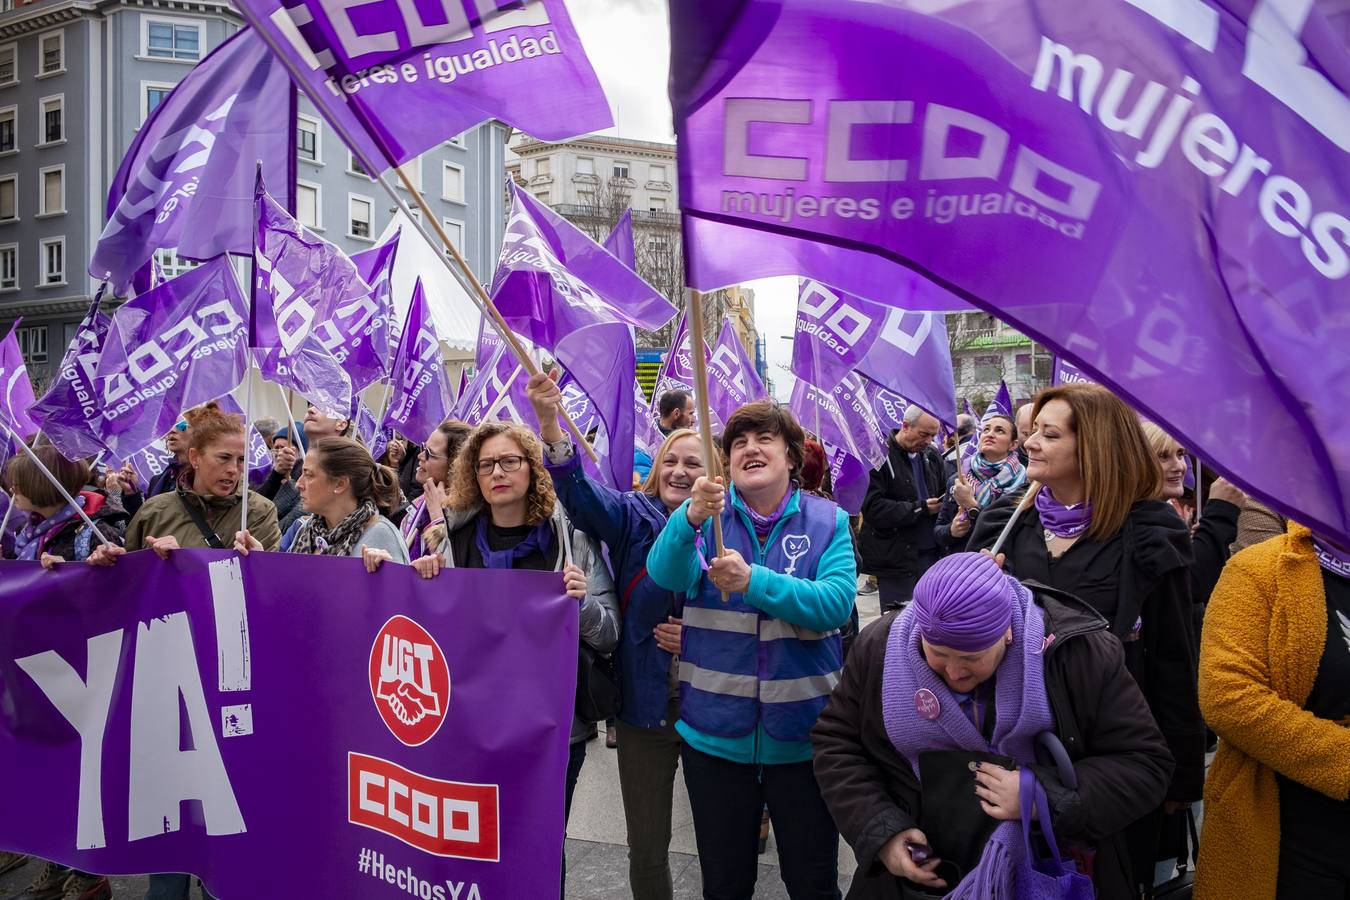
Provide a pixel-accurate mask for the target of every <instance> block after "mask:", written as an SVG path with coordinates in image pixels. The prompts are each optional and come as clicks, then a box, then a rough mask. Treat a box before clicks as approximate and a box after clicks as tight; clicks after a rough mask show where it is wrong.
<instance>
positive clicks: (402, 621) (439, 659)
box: [370, 616, 450, 747]
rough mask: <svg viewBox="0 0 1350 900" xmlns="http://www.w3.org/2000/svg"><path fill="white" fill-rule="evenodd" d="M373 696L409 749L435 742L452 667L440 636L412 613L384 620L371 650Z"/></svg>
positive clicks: (446, 700)
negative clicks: (434, 635)
mask: <svg viewBox="0 0 1350 900" xmlns="http://www.w3.org/2000/svg"><path fill="white" fill-rule="evenodd" d="M370 695H371V697H372V698H373V699H374V700H375V708H376V709H377V710H379V713H380V718H381V719H383V720H384V724H385V725H387V726H388V727H389V730H390V731H391V732H392V733H393V735H394V737H396V738H398V739H399V740H400V741H402V742H403V743H404V744H407V745H408V746H409V747H417V746H420V745H421V744H425V743H426V742H427V741H429V740H431V738H432V736H434V735H435V734H436V732H437V731H439V730H440V727H441V723H442V722H444V721H445V710H446V707H447V705H448V704H449V702H450V669H449V667H448V666H446V664H445V654H444V653H442V652H441V648H440V645H439V644H437V643H436V639H435V638H433V637H432V636H431V635H430V634H428V633H427V630H426V629H425V628H423V627H422V626H421V625H418V624H417V623H416V622H414V621H413V620H412V619H409V618H408V617H407V616H393V617H392V618H390V619H389V621H387V622H385V623H384V627H382V628H381V629H380V631H379V633H378V634H376V635H375V643H374V644H373V645H372V646H371V648H370Z"/></svg>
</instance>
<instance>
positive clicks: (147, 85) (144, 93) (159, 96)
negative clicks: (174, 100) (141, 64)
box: [141, 81, 174, 125]
mask: <svg viewBox="0 0 1350 900" xmlns="http://www.w3.org/2000/svg"><path fill="white" fill-rule="evenodd" d="M173 89H174V85H172V84H167V83H164V82H158V81H142V82H141V124H142V125H144V124H145V120H146V119H148V118H150V114H151V113H152V112H154V111H155V108H156V107H158V106H159V105H160V104H161V103H163V102H164V100H165V98H167V97H168V96H169V92H170V91H172V90H173Z"/></svg>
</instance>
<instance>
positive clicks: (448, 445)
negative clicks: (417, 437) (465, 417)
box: [400, 419, 473, 559]
mask: <svg viewBox="0 0 1350 900" xmlns="http://www.w3.org/2000/svg"><path fill="white" fill-rule="evenodd" d="M472 433H473V426H471V425H466V424H465V423H463V422H461V421H459V420H458V419H447V420H446V421H444V422H442V423H441V424H440V427H438V428H437V429H436V430H435V431H433V432H432V433H431V437H429V438H427V442H426V443H425V444H424V445H423V446H422V450H421V452H420V453H418V455H417V471H416V472H415V473H414V475H413V480H414V481H416V483H417V484H419V485H421V487H422V495H421V496H420V497H418V498H417V499H416V500H414V501H413V505H412V509H410V510H408V512H407V514H406V515H404V517H403V521H402V522H401V523H400V528H401V530H402V532H403V545H404V546H405V547H407V548H408V556H409V557H411V558H413V559H416V558H417V557H419V556H423V555H424V554H425V553H426V548H428V547H430V548H435V547H438V546H440V543H441V541H443V540H445V527H444V526H445V486H446V483H447V482H448V481H449V479H450V463H451V462H453V461H454V459H455V456H456V455H458V453H459V450H460V448H461V447H463V446H464V442H465V441H467V440H468V439H469V435H470V434H472Z"/></svg>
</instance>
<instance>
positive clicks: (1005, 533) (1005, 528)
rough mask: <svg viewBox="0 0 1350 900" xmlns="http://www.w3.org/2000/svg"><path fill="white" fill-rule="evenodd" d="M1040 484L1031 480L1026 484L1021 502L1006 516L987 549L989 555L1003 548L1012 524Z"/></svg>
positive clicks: (1027, 504)
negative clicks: (992, 545)
mask: <svg viewBox="0 0 1350 900" xmlns="http://www.w3.org/2000/svg"><path fill="white" fill-rule="evenodd" d="M1040 486H1041V483H1040V482H1039V481H1033V482H1031V484H1029V485H1027V492H1026V493H1025V494H1023V495H1022V502H1021V503H1018V504H1017V507H1016V508H1015V509H1014V510H1013V513H1012V515H1011V516H1009V517H1008V522H1007V524H1005V525H1004V526H1003V530H1002V531H1000V532H999V534H998V540H996V541H994V547H993V549H992V550H990V551H989V555H990V556H998V551H1000V550H1002V549H1003V542H1004V541H1006V540H1007V539H1008V535H1009V534H1010V533H1011V532H1012V529H1013V526H1014V525H1016V524H1017V520H1018V519H1020V518H1021V517H1022V512H1023V511H1024V510H1025V509H1026V508H1027V507H1028V506H1030V505H1031V498H1032V497H1034V496H1036V490H1037V489H1038V488H1040Z"/></svg>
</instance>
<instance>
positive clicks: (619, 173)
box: [614, 162, 628, 178]
mask: <svg viewBox="0 0 1350 900" xmlns="http://www.w3.org/2000/svg"><path fill="white" fill-rule="evenodd" d="M614 177H615V178H627V177H628V163H626V162H616V163H615V164H614Z"/></svg>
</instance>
